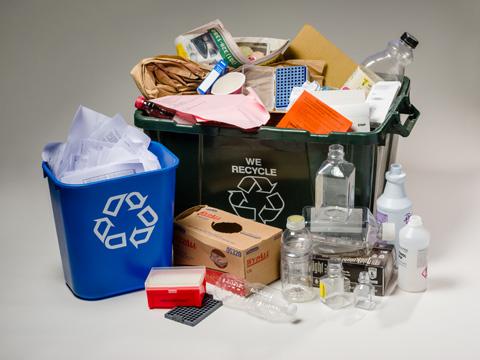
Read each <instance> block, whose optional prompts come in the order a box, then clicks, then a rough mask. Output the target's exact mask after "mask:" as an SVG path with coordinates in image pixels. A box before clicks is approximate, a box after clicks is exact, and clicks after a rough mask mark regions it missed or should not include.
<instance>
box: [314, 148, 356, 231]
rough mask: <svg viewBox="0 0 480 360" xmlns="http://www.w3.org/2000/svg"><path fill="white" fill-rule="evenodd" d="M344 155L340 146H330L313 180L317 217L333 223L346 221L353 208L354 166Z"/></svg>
mask: <svg viewBox="0 0 480 360" xmlns="http://www.w3.org/2000/svg"><path fill="white" fill-rule="evenodd" d="M344 155H345V153H344V152H343V146H342V145H330V147H329V148H328V158H327V160H325V161H324V162H323V163H322V165H321V166H320V169H319V170H318V172H317V177H316V179H315V209H316V213H317V216H320V217H321V218H325V219H328V220H330V221H335V222H345V221H347V219H348V217H349V216H350V213H351V211H352V209H353V207H354V198H355V166H354V165H353V164H352V163H349V162H348V161H346V160H345V159H344Z"/></svg>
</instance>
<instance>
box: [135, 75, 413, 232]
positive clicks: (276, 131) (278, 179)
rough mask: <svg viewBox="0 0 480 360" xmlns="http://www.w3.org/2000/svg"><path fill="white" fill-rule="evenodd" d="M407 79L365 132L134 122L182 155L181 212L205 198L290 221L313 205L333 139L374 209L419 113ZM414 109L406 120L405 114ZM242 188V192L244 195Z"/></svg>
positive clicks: (269, 219) (261, 217)
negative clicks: (399, 145) (317, 179)
mask: <svg viewBox="0 0 480 360" xmlns="http://www.w3.org/2000/svg"><path fill="white" fill-rule="evenodd" d="M409 89H410V81H409V80H408V78H404V80H403V83H402V87H401V89H400V90H399V94H398V95H397V97H396V98H395V100H394V102H393V103H392V106H391V108H390V110H389V112H388V115H387V118H386V119H385V121H384V122H383V123H382V124H381V125H380V126H379V127H378V128H376V129H375V130H374V131H371V132H366V133H354V132H350V133H330V134H328V135H318V134H310V133H309V132H308V131H303V130H297V129H282V128H276V127H273V126H263V127H261V128H260V129H258V131H256V132H244V131H241V130H239V129H234V128H221V127H215V126H207V125H179V124H176V123H175V122H174V121H172V120H163V119H157V118H153V117H148V116H145V114H144V113H143V112H142V111H137V112H136V113H135V125H136V126H137V127H139V128H142V129H144V131H145V133H146V134H148V135H149V136H150V137H151V138H152V140H155V141H160V142H162V143H163V144H164V145H165V146H167V147H168V148H170V149H172V151H174V152H175V154H177V156H178V157H179V158H180V161H181V164H180V166H179V168H178V180H177V189H178V191H177V196H176V199H175V209H176V212H177V213H180V212H181V211H184V210H186V209H189V208H191V207H192V206H195V205H198V204H209V205H210V206H213V207H216V208H220V209H223V210H226V211H231V212H233V213H236V214H237V215H240V216H243V217H246V218H250V219H253V220H256V221H261V222H263V223H266V224H268V225H272V226H276V227H279V228H283V227H284V226H285V223H286V221H287V217H288V215H290V214H299V213H301V211H302V208H303V207H304V206H305V205H308V204H314V185H315V175H316V172H317V170H318V168H319V167H320V165H321V164H322V162H323V161H324V160H325V159H326V158H327V153H328V147H329V145H331V144H341V145H343V146H344V151H345V154H346V157H345V159H346V160H347V161H349V162H351V163H353V164H354V165H355V168H356V171H355V206H358V207H362V206H365V207H370V209H372V211H373V210H374V209H373V206H374V203H375V200H376V199H377V198H378V196H380V193H381V192H382V191H383V187H384V181H385V178H384V176H385V171H386V170H387V169H388V167H389V166H390V164H391V163H393V162H395V156H396V151H397V142H398V135H400V136H404V137H406V136H408V135H409V134H410V132H411V131H412V129H413V127H414V125H415V123H416V121H417V119H418V117H419V112H418V110H417V109H416V108H415V107H414V106H413V105H411V104H410V99H409ZM403 114H405V115H407V119H406V120H405V122H403V124H402V122H401V121H400V117H401V115H403ZM231 190H240V191H241V192H242V193H243V194H242V195H241V196H238V192H237V191H235V192H234V193H232V192H231Z"/></svg>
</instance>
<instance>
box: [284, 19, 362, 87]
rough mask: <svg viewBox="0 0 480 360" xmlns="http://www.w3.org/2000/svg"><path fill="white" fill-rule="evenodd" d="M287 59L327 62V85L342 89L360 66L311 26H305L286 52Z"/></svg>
mask: <svg viewBox="0 0 480 360" xmlns="http://www.w3.org/2000/svg"><path fill="white" fill-rule="evenodd" d="M285 58H287V59H312V60H325V62H326V63H327V64H326V69H325V85H326V86H331V87H336V88H340V87H341V86H342V85H343V84H344V83H345V81H347V80H348V78H349V77H350V75H351V74H352V73H353V72H354V71H355V69H356V68H357V66H358V64H357V63H355V61H353V60H352V59H351V58H350V57H349V56H348V55H347V54H345V53H344V52H343V51H342V50H340V49H339V48H337V47H336V46H335V45H334V44H333V43H332V42H330V41H329V40H328V39H327V38H326V37H324V36H323V35H322V34H320V33H319V32H318V31H317V30H315V28H314V27H313V26H311V25H308V24H305V25H304V26H303V28H302V29H301V30H300V32H299V33H298V34H297V36H296V37H295V39H293V41H292V42H291V43H290V46H289V48H288V49H287V51H286V52H285Z"/></svg>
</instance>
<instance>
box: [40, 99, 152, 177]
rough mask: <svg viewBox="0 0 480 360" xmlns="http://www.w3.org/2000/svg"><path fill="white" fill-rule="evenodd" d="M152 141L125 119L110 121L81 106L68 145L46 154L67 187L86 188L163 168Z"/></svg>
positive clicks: (52, 146)
mask: <svg viewBox="0 0 480 360" xmlns="http://www.w3.org/2000/svg"><path fill="white" fill-rule="evenodd" d="M149 145H150V138H149V137H148V136H147V135H145V134H144V133H143V132H141V131H140V130H139V129H137V128H135V127H133V126H130V125H128V124H127V123H126V122H125V120H124V119H123V118H122V116H121V115H119V114H117V115H115V116H114V117H112V118H110V117H108V116H105V115H103V114H100V113H98V112H96V111H94V110H91V109H89V108H86V107H84V106H80V107H79V108H78V110H77V112H76V113H75V117H74V119H73V123H72V126H71V128H70V131H69V135H68V139H67V141H66V142H65V143H60V142H56V143H50V144H47V145H46V146H45V148H44V149H43V152H42V160H43V161H46V162H47V163H48V165H49V167H50V169H51V170H52V171H53V173H54V174H55V176H56V177H57V178H58V179H59V180H60V181H61V182H63V183H66V184H86V183H89V182H92V181H99V180H106V179H112V178H115V177H119V176H124V175H130V174H136V173H139V172H144V171H151V170H158V169H160V168H161V165H160V162H159V161H158V158H157V157H156V156H155V155H154V154H153V153H151V152H150V151H149V150H148V146H149Z"/></svg>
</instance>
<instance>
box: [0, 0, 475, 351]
mask: <svg viewBox="0 0 480 360" xmlns="http://www.w3.org/2000/svg"><path fill="white" fill-rule="evenodd" d="M215 18H220V19H221V20H222V21H223V23H224V25H225V26H226V27H227V28H228V29H229V30H230V32H231V33H232V34H233V35H236V36H242V35H245V36H256V35H262V36H272V37H280V38H293V36H294V35H295V34H296V32H297V31H298V30H299V29H300V27H301V26H302V25H303V23H311V24H313V25H314V26H315V27H316V28H317V29H319V30H320V31H321V32H322V33H323V34H324V35H325V36H327V37H328V38H329V39H330V40H332V41H333V42H334V43H336V44H337V46H338V47H340V48H341V49H343V50H344V51H345V52H347V53H348V54H350V55H351V57H352V58H353V59H355V60H357V61H361V60H362V59H363V58H364V57H365V56H366V55H368V54H370V53H373V52H375V51H378V50H379V49H381V48H383V47H384V45H385V43H386V42H387V41H388V40H390V39H393V38H396V37H398V36H399V35H400V34H401V33H402V32H403V31H405V30H408V31H409V32H411V33H412V34H414V35H415V36H417V37H418V38H419V40H420V45H419V47H418V48H417V50H416V51H415V56H416V58H415V61H414V63H413V64H412V65H411V67H410V68H409V69H408V75H409V77H410V78H411V80H412V93H411V99H412V102H413V103H414V104H415V105H416V106H417V107H418V108H419V109H420V110H421V112H422V116H421V118H420V120H419V122H418V124H417V126H416V127H415V129H414V131H413V133H412V135H411V136H410V137H409V138H408V139H401V141H400V146H399V153H398V160H399V161H400V162H401V163H402V164H403V165H404V166H405V168H406V171H407V172H408V176H409V178H408V185H407V190H408V193H409V195H410V197H411V199H412V200H413V202H414V206H415V211H416V212H417V213H419V214H421V215H422V216H423V217H424V220H425V223H426V225H427V226H428V227H429V228H430V229H431V232H432V246H431V252H430V255H431V256H430V275H431V280H430V289H429V291H428V292H427V293H425V294H422V295H412V294H405V293H400V294H395V296H392V297H391V298H390V299H388V301H386V302H384V306H383V309H381V310H379V311H378V312H377V313H375V314H373V315H369V317H368V318H367V319H365V320H364V321H362V322H359V323H356V324H355V325H352V326H347V325H345V324H344V322H345V321H343V320H345V319H344V318H340V320H339V318H338V316H337V317H336V318H333V320H332V319H330V318H328V319H326V318H325V316H324V315H321V314H319V315H318V316H317V315H316V314H317V313H316V312H317V311H320V310H318V309H319V307H320V306H319V305H318V304H313V305H312V304H308V305H307V304H306V305H305V307H304V308H302V309H303V312H304V313H305V315H306V316H307V317H310V318H314V320H312V321H311V322H310V323H309V322H307V324H306V325H300V326H298V327H297V328H295V327H293V329H292V327H283V326H278V327H275V326H272V325H270V324H266V323H264V322H261V321H258V320H256V319H253V320H252V319H250V318H246V315H243V314H241V313H228V312H227V313H225V312H222V314H215V315H214V316H212V319H217V321H215V320H210V321H208V323H207V322H204V325H202V326H203V328H200V327H197V328H194V329H190V328H186V327H180V326H175V325H172V324H170V322H167V321H165V320H163V313H161V312H149V311H147V310H146V306H145V299H144V294H143V293H142V292H139V293H135V294H131V295H126V296H123V297H118V298H114V299H110V300H105V301H101V302H93V303H92V302H83V301H81V300H78V299H76V298H74V297H73V296H72V295H71V294H70V293H69V291H68V290H67V288H66V287H65V285H64V283H63V275H62V272H61V265H60V257H59V252H58V246H57V242H56V234H55V229H54V224H53V218H52V214H51V206H50V201H49V197H48V189H47V184H46V182H45V181H44V180H43V179H42V172H41V168H40V153H41V150H42V147H43V145H45V144H46V143H47V142H50V141H63V140H64V139H65V138H66V135H67V131H68V128H69V126H70V123H71V119H72V117H73V114H74V112H75V110H76V108H77V107H78V106H79V105H80V104H83V105H86V106H88V107H91V108H93V109H95V110H97V111H99V112H102V113H105V114H108V115H113V114H115V113H121V114H122V115H123V116H124V117H125V118H126V119H127V120H128V121H130V122H131V121H132V110H133V101H134V99H135V97H136V96H137V93H138V91H137V89H136V87H135V85H134V83H133V81H132V79H131V78H130V75H129V71H130V69H131V68H132V67H133V65H135V64H136V63H137V62H138V61H139V60H140V59H141V58H143V57H147V56H150V55H155V54H162V53H173V52H174V45H173V40H174V38H175V37H176V36H177V35H178V34H181V33H182V32H185V31H187V30H189V29H191V28H193V27H196V26H198V25H201V24H203V23H206V22H208V21H210V20H213V19H215ZM479 18H480V2H479V1H478V0H473V1H464V0H457V1H412V0H398V1H382V0H366V1H342V0H336V1H320V0H314V1H308V2H307V1H300V0H297V1H289V2H280V1H275V2H274V1H271V2H270V1H264V2H262V1H245V0H244V1H235V2H234V1H183V0H175V1H131V2H129V3H123V2H116V1H58V2H55V1H42V2H40V1H10V2H9V1H2V2H1V3H0V54H1V55H0V75H1V76H0V111H1V112H0V118H1V131H0V165H1V168H0V195H1V197H0V198H1V199H2V203H1V204H2V206H1V207H0V209H1V210H0V212H1V214H0V215H1V216H0V223H1V225H2V226H1V229H2V235H1V239H2V243H1V245H2V248H1V250H0V274H1V275H0V279H1V280H0V281H1V283H0V286H1V296H0V315H1V316H0V319H1V321H0V331H1V334H0V358H5V359H17V358H18V359H20V358H22V359H26V358H37V359H40V358H48V359H54V358H74V357H78V358H86V357H89V358H92V357H93V358H110V357H115V358H123V357H125V358H127V357H129V356H134V357H136V358H145V357H148V355H147V354H149V355H150V357H151V355H154V354H155V355H158V357H159V356H171V357H186V356H197V357H198V356H200V357H202V356H201V355H205V356H206V355H214V354H217V355H218V354H220V353H221V354H222V356H227V355H230V356H232V357H235V356H238V357H239V358H242V357H243V358H245V357H246V356H251V354H252V352H253V353H254V354H255V356H256V357H260V356H264V357H265V358H270V357H273V356H274V355H275V356H276V357H277V358H287V357H293V356H298V355H299V353H300V352H302V351H303V352H305V353H306V354H308V353H311V354H316V355H318V356H328V355H333V354H335V355H338V356H339V357H340V356H346V355H348V354H356V356H357V357H358V358H363V357H368V356H371V357H375V352H374V351H373V350H371V347H372V346H374V347H378V348H379V352H378V354H381V355H382V356H388V357H390V358H405V357H406V356H409V355H413V356H414V358H416V356H415V355H419V356H420V355H421V356H424V357H425V356H426V357H430V356H432V357H433V355H434V354H440V355H443V356H441V358H443V357H447V356H449V355H453V354H455V355H457V356H458V355H459V354H460V353H461V354H463V355H462V356H460V357H461V358H465V359H467V358H473V354H475V353H477V354H478V350H480V348H479V344H478V342H477V341H476V340H475V336H474V333H475V332H477V331H476V330H477V324H478V321H479V320H480V319H479V316H478V313H479V312H478V304H477V302H476V299H477V298H478V295H479V292H478V290H477V288H478V286H477V283H478V281H477V279H476V276H475V275H476V273H477V271H478V267H477V268H476V267H475V265H474V264H475V262H476V261H477V260H476V256H477V254H478V250H479V246H478V239H477V238H476V237H477V236H478V227H477V225H476V224H477V223H478V215H479V206H478V204H479V201H480V192H479V189H478V184H479V180H480V161H479V160H478V157H477V156H478V154H479V150H480V146H479V144H480V142H479V141H478V134H479V130H480V123H479V121H480V119H479V116H478V113H479V110H480V108H479V100H480V97H479V93H478V89H477V87H478V84H479V81H480V76H479V69H478V66H479V64H480V41H479V39H478V36H479V34H480V31H479V30H480V25H479V20H478V19H479ZM474 235H477V236H475V237H474ZM474 286H476V288H474ZM307 310H308V311H309V312H306V311H307ZM224 314H226V315H225V316H224ZM342 316H345V315H342ZM342 319H343V320H342ZM326 320H332V321H331V324H325V323H324V322H325V321H326ZM334 320H336V322H335V321H334ZM225 324H228V331H224V330H222V329H223V328H220V326H225ZM319 339H326V341H325V342H324V343H323V344H322V345H321V349H319V348H318V346H320V345H319V344H320V343H321V341H320V340H319ZM374 339H375V340H374ZM345 343H348V344H349V346H346V345H345ZM186 344H188V346H187V345H186ZM315 349H319V350H315ZM227 350H228V351H229V352H228V353H226V351H227ZM409 351H410V352H409ZM459 351H460V353H459ZM419 356H417V357H419Z"/></svg>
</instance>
